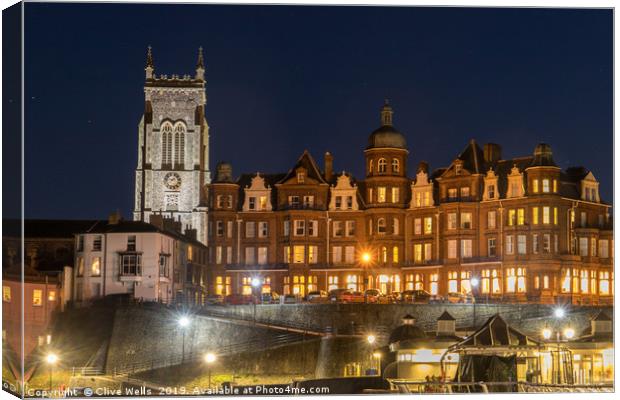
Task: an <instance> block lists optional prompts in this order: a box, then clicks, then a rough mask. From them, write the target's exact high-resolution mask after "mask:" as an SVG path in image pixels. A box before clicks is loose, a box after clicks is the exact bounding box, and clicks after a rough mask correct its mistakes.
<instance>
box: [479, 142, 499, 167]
mask: <svg viewBox="0 0 620 400" xmlns="http://www.w3.org/2000/svg"><path fill="white" fill-rule="evenodd" d="M483 153H484V161H485V162H487V163H494V162H497V161H499V160H501V159H502V147H501V146H500V145H499V144H495V143H486V144H485V145H484V149H483Z"/></svg>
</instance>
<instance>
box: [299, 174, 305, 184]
mask: <svg viewBox="0 0 620 400" xmlns="http://www.w3.org/2000/svg"><path fill="white" fill-rule="evenodd" d="M305 180H306V174H305V173H303V172H298V173H297V183H304V181H305Z"/></svg>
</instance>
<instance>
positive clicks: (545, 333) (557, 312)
mask: <svg viewBox="0 0 620 400" xmlns="http://www.w3.org/2000/svg"><path fill="white" fill-rule="evenodd" d="M553 316H554V317H555V318H556V319H557V320H558V321H560V320H562V319H563V318H564V317H565V316H566V312H565V311H564V309H563V308H562V307H557V308H555V309H554V310H553ZM541 333H542V337H543V339H545V340H547V341H549V340H550V339H551V338H552V337H553V336H554V334H555V343H556V357H555V358H557V369H556V368H555V362H554V363H553V366H554V369H555V371H554V374H553V375H554V381H555V382H553V383H557V384H559V383H561V380H562V379H561V376H562V371H561V369H562V363H561V360H560V343H561V338H562V336H564V338H565V339H566V340H567V341H568V340H571V339H572V338H574V337H575V330H574V329H573V328H571V327H570V326H569V327H566V328H564V331H562V332H561V331H560V329H555V330H554V329H551V328H549V327H548V326H545V328H544V329H543V330H542V332H541ZM554 361H555V360H554ZM567 383H569V382H567Z"/></svg>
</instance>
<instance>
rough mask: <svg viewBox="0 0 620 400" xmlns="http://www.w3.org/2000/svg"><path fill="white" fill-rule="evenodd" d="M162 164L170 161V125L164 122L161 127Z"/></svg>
mask: <svg viewBox="0 0 620 400" xmlns="http://www.w3.org/2000/svg"><path fill="white" fill-rule="evenodd" d="M161 148H162V151H161V159H162V161H161V162H162V164H171V163H172V125H171V124H170V123H164V124H163V125H162V127H161Z"/></svg>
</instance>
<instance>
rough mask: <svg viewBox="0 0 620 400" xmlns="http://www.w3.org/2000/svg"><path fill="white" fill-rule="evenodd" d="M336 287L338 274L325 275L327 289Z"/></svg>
mask: <svg viewBox="0 0 620 400" xmlns="http://www.w3.org/2000/svg"><path fill="white" fill-rule="evenodd" d="M333 289H338V276H336V275H330V276H328V277H327V290H333Z"/></svg>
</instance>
